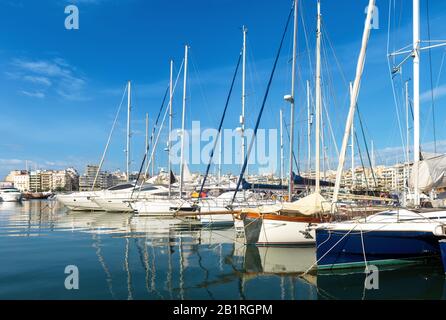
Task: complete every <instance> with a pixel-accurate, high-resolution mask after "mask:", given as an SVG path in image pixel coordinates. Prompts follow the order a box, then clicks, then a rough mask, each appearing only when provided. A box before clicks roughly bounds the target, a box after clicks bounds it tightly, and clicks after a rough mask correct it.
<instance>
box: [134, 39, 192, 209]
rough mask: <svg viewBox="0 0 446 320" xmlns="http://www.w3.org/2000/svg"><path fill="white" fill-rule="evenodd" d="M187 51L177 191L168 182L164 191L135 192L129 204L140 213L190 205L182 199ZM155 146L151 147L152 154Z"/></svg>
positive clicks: (186, 176) (185, 170) (186, 173)
mask: <svg viewBox="0 0 446 320" xmlns="http://www.w3.org/2000/svg"><path fill="white" fill-rule="evenodd" d="M188 51H189V46H188V45H186V46H185V49H184V71H183V112H182V121H181V164H180V181H179V191H178V192H172V186H171V183H170V182H169V187H168V188H166V189H167V190H165V191H166V192H157V193H155V194H148V195H142V194H141V193H140V192H137V194H136V196H135V198H134V199H131V201H130V202H129V203H130V206H131V207H132V208H133V209H134V210H135V211H137V212H138V214H140V215H154V216H159V215H174V214H175V213H176V212H178V210H179V209H180V208H183V209H184V210H188V208H191V205H190V204H189V203H188V201H187V200H185V199H184V184H185V181H186V180H188V179H189V178H190V177H191V174H190V172H189V169H188V167H187V165H186V164H185V159H184V154H185V151H184V149H185V136H184V133H185V117H186V94H187V72H188ZM172 81H173V79H172V64H171V77H170V86H171V87H172ZM172 94H173V92H172V90H171V91H170V99H169V101H170V102H169V105H170V108H169V110H168V111H169V116H170V120H169V126H171V116H172V111H171V106H172V99H173V96H172ZM170 147H171V144H170V137H169V150H168V151H169V157H168V158H169V160H168V161H169V168H170ZM154 151H155V148H153V149H152V154H153V152H154Z"/></svg>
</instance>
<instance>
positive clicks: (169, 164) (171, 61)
mask: <svg viewBox="0 0 446 320" xmlns="http://www.w3.org/2000/svg"><path fill="white" fill-rule="evenodd" d="M172 100H173V60H170V84H169V136H168V137H167V141H168V142H167V144H168V145H167V152H168V153H167V161H168V164H167V166H168V170H167V171H168V174H169V198H170V196H171V193H172V181H171V179H170V174H171V173H170V172H171V171H172V164H171V161H170V150H171V149H172V141H171V139H170V135H171V133H172Z"/></svg>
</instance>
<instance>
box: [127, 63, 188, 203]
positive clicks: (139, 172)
mask: <svg viewBox="0 0 446 320" xmlns="http://www.w3.org/2000/svg"><path fill="white" fill-rule="evenodd" d="M183 64H184V59H183V62H182V63H181V66H180V70H179V71H178V74H177V78H176V80H175V84H174V86H173V92H175V88H176V86H177V82H178V78H179V77H180V74H181V71H182V69H183ZM168 89H169V88H168ZM165 98H166V97H164V99H163V104H162V105H161V108H160V113H161V111H162V110H163V107H164V100H165ZM167 106H170V102H169V103H168V104H167ZM168 111H169V108H166V112H165V113H164V117H163V121H162V124H161V126H162V125H163V124H164V120H165V118H166V115H167V113H168ZM158 117H159V115H158ZM157 122H158V119H157ZM161 129H162V127H161V128H160V130H158V136H157V139H156V141H155V145H154V146H153V150H152V154H151V156H150V158H149V160H148V163H147V167H146V171H145V173H144V177H143V178H144V179H143V181H142V182H141V186H140V191H141V188H142V185H143V184H144V182H145V179H146V173H147V172H148V170H149V165H150V159H151V158H152V156H153V155H154V151H155V148H156V144H157V142H158V138H159V135H160V133H161ZM152 133H153V134H154V133H155V127H154V129H153V131H152ZM169 139H170V132H169ZM152 143H153V141H151V143H150V144H148V145H147V148H146V152H145V153H144V157H143V160H142V162H141V166H140V168H139V171H138V176H137V178H136V183H135V185H134V187H133V190H132V193H131V195H130V198H132V197H133V193H134V192H135V189H136V188H137V183H138V180H139V178H140V177H141V173H142V170H143V168H144V163H145V162H146V160H147V156H148V155H149V149H150V145H151V144H152ZM169 152H170V150H169ZM169 174H170V172H169Z"/></svg>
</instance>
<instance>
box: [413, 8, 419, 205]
mask: <svg viewBox="0 0 446 320" xmlns="http://www.w3.org/2000/svg"><path fill="white" fill-rule="evenodd" d="M412 54H413V114H414V115H413V121H414V124H413V149H414V150H413V156H414V162H413V171H414V205H415V206H416V207H418V206H419V205H420V193H419V190H418V183H419V177H418V175H419V172H418V171H419V168H418V166H419V162H420V0H413V53H412Z"/></svg>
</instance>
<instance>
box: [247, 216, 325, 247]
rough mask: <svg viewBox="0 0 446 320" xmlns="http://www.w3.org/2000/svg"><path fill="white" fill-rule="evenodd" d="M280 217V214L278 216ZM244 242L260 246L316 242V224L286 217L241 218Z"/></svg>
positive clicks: (312, 243) (299, 244)
mask: <svg viewBox="0 0 446 320" xmlns="http://www.w3.org/2000/svg"><path fill="white" fill-rule="evenodd" d="M279 217H280V216H279ZM243 224H244V230H245V243H246V244H256V245H261V246H269V245H271V246H306V245H314V244H315V243H316V232H315V227H316V226H317V224H314V223H310V222H305V221H304V222H300V221H287V220H286V219H283V220H280V218H279V219H267V218H248V217H245V218H244V219H243Z"/></svg>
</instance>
